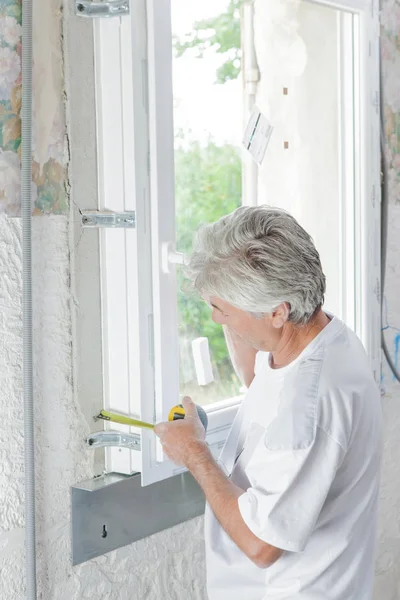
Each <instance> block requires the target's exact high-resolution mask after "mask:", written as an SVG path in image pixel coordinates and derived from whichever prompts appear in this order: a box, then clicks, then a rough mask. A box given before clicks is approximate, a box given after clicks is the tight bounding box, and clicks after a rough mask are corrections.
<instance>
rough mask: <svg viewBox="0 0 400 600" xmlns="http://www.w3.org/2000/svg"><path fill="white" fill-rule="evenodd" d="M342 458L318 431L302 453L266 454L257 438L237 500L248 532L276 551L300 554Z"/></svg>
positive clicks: (337, 448)
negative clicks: (243, 488) (245, 483)
mask: <svg viewBox="0 0 400 600" xmlns="http://www.w3.org/2000/svg"><path fill="white" fill-rule="evenodd" d="M343 456H344V450H343V448H342V447H341V446H340V444H339V443H338V442H337V441H335V440H334V439H332V438H331V437H330V436H329V435H328V434H327V433H326V432H325V431H323V430H322V429H320V428H319V427H317V428H316V431H315V435H314V439H313V440H312V442H311V444H310V445H309V446H308V447H307V448H300V449H295V450H293V449H292V448H291V449H279V450H276V449H271V448H270V447H268V443H267V442H266V439H265V435H263V436H262V438H261V439H260V441H259V442H258V444H257V446H256V448H255V451H254V453H253V454H252V456H251V459H250V461H249V463H248V465H247V466H246V475H247V477H248V479H249V481H250V484H251V487H250V488H249V489H248V490H247V491H246V492H245V493H244V494H242V496H240V497H239V500H238V504H239V510H240V513H241V515H242V518H243V519H244V521H245V523H246V524H247V526H248V527H249V529H250V530H251V531H252V532H253V533H254V534H255V535H256V536H257V537H258V538H260V539H261V540H263V541H265V542H267V543H268V544H271V545H272V546H275V547H276V548H280V549H281V550H286V551H291V552H301V551H302V550H304V548H305V546H306V544H307V541H308V539H309V537H310V534H311V533H312V531H313V530H314V528H315V524H316V522H317V519H318V516H319V514H320V512H321V509H322V507H323V505H324V503H325V501H326V498H327V495H328V493H329V490H330V488H331V486H332V482H333V480H334V478H335V475H336V472H337V469H338V467H339V466H340V464H341V462H342V460H343Z"/></svg>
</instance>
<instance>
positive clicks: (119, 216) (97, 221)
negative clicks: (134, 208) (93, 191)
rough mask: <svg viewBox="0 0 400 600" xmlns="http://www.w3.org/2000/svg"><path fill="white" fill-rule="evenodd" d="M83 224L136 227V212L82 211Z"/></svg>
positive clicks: (124, 227) (88, 225) (91, 226)
mask: <svg viewBox="0 0 400 600" xmlns="http://www.w3.org/2000/svg"><path fill="white" fill-rule="evenodd" d="M82 226H83V227H88V228H93V227H120V228H122V229H134V228H135V226H136V219H135V212H122V213H114V212H111V211H104V212H101V211H96V210H95V211H90V210H83V211H82Z"/></svg>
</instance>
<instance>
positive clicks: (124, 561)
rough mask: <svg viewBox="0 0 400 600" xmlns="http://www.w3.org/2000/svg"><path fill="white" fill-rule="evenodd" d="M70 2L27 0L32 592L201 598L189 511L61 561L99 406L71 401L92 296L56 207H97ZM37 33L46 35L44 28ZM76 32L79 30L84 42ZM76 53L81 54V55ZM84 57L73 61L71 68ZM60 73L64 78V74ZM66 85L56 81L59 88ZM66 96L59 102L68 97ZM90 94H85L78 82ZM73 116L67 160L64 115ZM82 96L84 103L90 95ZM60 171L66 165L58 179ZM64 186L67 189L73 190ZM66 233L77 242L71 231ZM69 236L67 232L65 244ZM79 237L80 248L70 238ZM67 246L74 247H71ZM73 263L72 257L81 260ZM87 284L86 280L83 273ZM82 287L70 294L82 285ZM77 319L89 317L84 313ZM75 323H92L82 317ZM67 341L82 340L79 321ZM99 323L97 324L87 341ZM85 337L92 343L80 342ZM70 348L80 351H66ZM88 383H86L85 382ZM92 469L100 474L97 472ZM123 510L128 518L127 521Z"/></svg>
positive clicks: (0, 323)
mask: <svg viewBox="0 0 400 600" xmlns="http://www.w3.org/2000/svg"><path fill="white" fill-rule="evenodd" d="M71 11H72V3H68V4H66V6H65V14H66V21H64V30H63V27H62V24H63V21H62V11H61V4H58V3H54V2H53V1H52V0H41V2H36V3H35V10H34V17H35V35H34V48H35V70H34V78H35V101H34V115H35V123H36V126H35V143H34V156H33V160H34V162H33V172H34V184H35V185H34V189H33V191H34V201H35V207H34V215H35V217H34V222H33V230H34V235H33V262H34V279H33V281H34V315H35V327H34V378H35V382H34V384H35V407H36V486H37V487H36V501H37V538H38V556H37V564H38V597H39V598H41V599H43V600H83V599H88V600H89V599H90V600H95V599H104V600H106V599H107V600H144V599H146V600H147V599H148V600H156V599H159V598H168V599H171V600H181V599H183V598H185V599H189V598H190V599H193V600H202V599H203V598H204V595H205V594H204V557H203V539H202V520H201V519H197V520H194V521H192V522H190V523H186V524H183V525H181V526H178V527H176V528H174V529H171V530H169V531H167V532H165V533H161V534H158V535H155V536H153V537H151V538H148V539H146V540H143V541H141V542H138V543H137V544H135V545H133V546H129V547H126V548H123V549H121V550H118V551H116V552H112V553H110V554H108V555H107V556H104V557H101V558H98V559H95V560H93V561H90V562H89V563H86V564H84V565H81V566H78V567H75V568H72V567H71V558H70V495H69V494H70V486H71V485H73V484H74V483H76V482H79V481H81V480H83V479H87V478H90V477H92V476H93V475H94V473H95V465H94V460H93V453H92V452H91V451H89V450H88V448H87V447H86V444H85V442H84V440H85V437H86V436H87V434H88V433H89V431H90V428H91V427H92V422H91V415H92V414H93V412H92V409H91V406H92V404H97V405H98V402H99V400H98V397H96V394H97V396H99V395H98V387H97V386H96V381H92V382H90V380H88V382H87V383H88V387H87V388H85V389H83V391H82V390H81V393H80V394H79V398H84V399H85V400H84V401H83V402H82V404H83V405H79V404H78V403H77V401H76V395H75V394H74V391H75V383H74V380H73V377H74V373H75V371H74V369H73V352H74V351H75V350H76V349H77V340H76V339H75V338H74V337H73V334H72V330H73V319H75V317H76V316H77V315H79V314H80V313H81V312H82V310H84V309H87V311H88V312H90V310H91V312H92V313H94V312H95V311H94V306H93V305H92V306H91V305H90V302H91V299H90V298H88V299H87V301H86V303H85V302H84V301H83V302H82V303H81V304H80V303H78V300H77V298H76V297H73V296H72V293H71V278H73V277H72V276H74V275H75V273H72V272H71V264H73V265H74V268H75V267H76V268H78V269H79V268H80V267H81V266H82V261H84V257H85V255H86V254H87V248H86V247H85V242H84V240H80V236H79V223H78V222H76V223H74V222H73V221H74V220H75V219H76V214H75V213H73V211H71V217H69V207H68V202H67V191H68V189H69V187H70V184H72V189H71V193H72V195H71V198H72V201H78V202H82V203H83V202H84V203H85V205H86V207H87V208H90V207H92V206H94V205H95V202H96V183H95V178H96V169H95V140H94V117H93V115H94V113H93V109H94V105H93V89H91V95H90V94H88V93H87V90H85V85H83V84H82V81H81V82H80V85H78V84H75V82H74V85H73V86H72V87H71V86H69V85H64V82H63V76H62V75H63V61H62V47H63V44H62V42H63V37H67V36H68V31H67V28H68V27H72V28H73V27H75V28H76V29H77V30H76V31H75V35H76V36H77V37H78V42H77V41H76V38H74V39H73V42H71V45H72V44H73V46H74V48H73V49H71V52H70V57H69V59H70V60H69V63H68V69H67V72H68V73H70V72H71V70H72V69H75V72H76V71H77V65H78V64H79V65H80V67H81V68H84V67H85V66H86V68H87V73H85V84H86V86H89V87H90V85H91V86H92V87H93V72H92V71H91V69H92V65H91V64H90V56H91V52H90V49H91V46H90V42H91V38H90V35H88V32H89V28H90V24H89V22H86V23H84V22H82V21H81V22H80V23H79V24H77V23H76V21H75V17H74V16H72V14H71ZM20 23H21V6H20V3H19V2H18V0H0V73H1V75H2V79H1V82H0V212H1V213H2V214H1V215H0V307H1V308H0V338H1V340H2V343H1V344H0V382H1V386H0V412H1V414H2V421H1V426H0V506H1V507H2V510H1V514H0V580H1V591H0V597H1V599H2V600H23V598H25V586H24V577H25V565H24V560H25V556H24V465H23V461H24V454H23V453H24V446H23V405H22V370H21V367H22V313H21V295H22V281H21V260H22V250H21V230H22V227H21V220H20V219H19V218H18V215H19V214H20V197H19V188H20V185H19V168H20V165H19V150H20V142H21V139H20V121H19V111H20V94H21V79H20V55H21V44H20V36H21V26H20ZM43 31H46V35H43ZM85 36H87V37H85ZM85 47H88V49H89V51H88V52H84V48H85ZM82 65H83V67H82ZM71 79H73V78H72V77H71ZM67 83H68V82H67ZM66 90H68V92H69V93H70V94H71V98H67V97H66ZM89 91H90V90H89ZM64 100H66V105H67V109H68V110H67V114H68V115H69V117H71V115H72V119H71V122H70V124H69V127H68V129H69V135H71V131H72V132H73V136H74V137H73V139H72V145H73V149H72V153H73V162H74V165H73V166H72V168H71V165H69V164H68V162H69V152H68V149H69V148H68V146H69V139H68V136H67V135H66V130H65V122H66V113H65V112H64V108H65V107H64ZM90 100H92V102H91V101H90ZM67 172H69V174H68V177H67ZM75 186H77V187H79V189H75ZM75 226H76V227H77V236H76V237H74V236H73V235H72V236H71V233H72V232H73V230H74V229H75ZM71 237H72V238H73V239H71ZM79 244H81V245H80V246H79ZM78 248H79V252H78ZM82 257H83V258H82ZM86 285H89V286H90V278H89V277H88V276H87V275H86ZM80 291H82V290H80ZM87 321H90V319H88V320H87ZM85 326H86V327H89V328H90V326H93V327H94V325H93V324H92V325H91V324H90V323H88V322H87V323H86V325H85ZM79 335H93V331H92V332H91V331H90V329H89V330H88V329H85V330H84V332H82V331H79ZM98 337H99V331H97V338H98ZM90 339H95V338H92V337H91V338H90ZM78 350H79V348H78ZM89 384H90V385H89ZM97 472H98V468H97ZM134 518H135V515H134V514H133V515H132V519H134Z"/></svg>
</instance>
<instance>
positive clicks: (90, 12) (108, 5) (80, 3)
mask: <svg viewBox="0 0 400 600" xmlns="http://www.w3.org/2000/svg"><path fill="white" fill-rule="evenodd" d="M75 14H77V15H79V16H80V17H91V18H92V19H93V18H96V17H106V18H107V17H121V16H123V15H129V0H109V1H104V2H93V1H90V0H75Z"/></svg>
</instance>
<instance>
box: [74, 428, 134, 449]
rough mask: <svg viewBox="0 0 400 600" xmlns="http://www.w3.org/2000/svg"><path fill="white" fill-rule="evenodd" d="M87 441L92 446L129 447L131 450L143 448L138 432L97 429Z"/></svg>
mask: <svg viewBox="0 0 400 600" xmlns="http://www.w3.org/2000/svg"><path fill="white" fill-rule="evenodd" d="M86 441H87V443H88V445H89V446H90V447H91V448H105V447H107V446H116V447H119V448H129V449H130V450H140V448H141V443H140V435H139V434H137V433H122V432H121V431H97V432H96V433H91V434H90V435H89V437H88V438H87V440H86Z"/></svg>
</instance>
